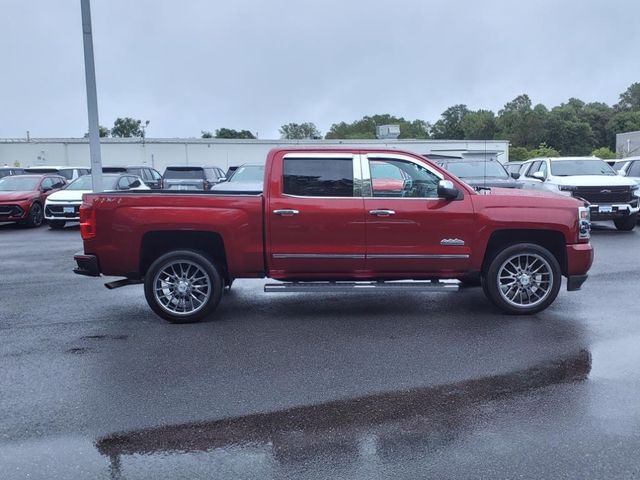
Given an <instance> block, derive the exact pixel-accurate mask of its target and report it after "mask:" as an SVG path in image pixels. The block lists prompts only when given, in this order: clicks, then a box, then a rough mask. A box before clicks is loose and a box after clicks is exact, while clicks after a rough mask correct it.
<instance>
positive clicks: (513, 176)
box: [511, 172, 520, 180]
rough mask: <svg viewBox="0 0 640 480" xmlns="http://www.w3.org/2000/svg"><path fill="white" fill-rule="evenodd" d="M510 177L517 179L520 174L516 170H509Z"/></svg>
mask: <svg viewBox="0 0 640 480" xmlns="http://www.w3.org/2000/svg"><path fill="white" fill-rule="evenodd" d="M511 178H513V179H514V180H518V179H519V178H520V174H519V173H518V172H511Z"/></svg>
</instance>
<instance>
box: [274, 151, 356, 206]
mask: <svg viewBox="0 0 640 480" xmlns="http://www.w3.org/2000/svg"><path fill="white" fill-rule="evenodd" d="M283 193H285V194H288V195H297V196H303V197H353V160H352V159H351V158H285V159H284V173H283Z"/></svg>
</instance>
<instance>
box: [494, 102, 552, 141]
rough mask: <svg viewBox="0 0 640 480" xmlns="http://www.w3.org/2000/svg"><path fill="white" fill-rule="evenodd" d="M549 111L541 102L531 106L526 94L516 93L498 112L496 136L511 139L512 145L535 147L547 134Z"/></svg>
mask: <svg viewBox="0 0 640 480" xmlns="http://www.w3.org/2000/svg"><path fill="white" fill-rule="evenodd" d="M548 115H549V111H548V110H547V107H545V106H544V105H542V104H538V105H536V106H535V107H534V108H531V99H530V98H529V96H528V95H526V94H523V95H518V96H517V97H516V98H514V99H513V100H511V101H510V102H507V103H506V104H505V106H504V108H503V109H502V110H500V111H499V112H498V118H497V119H496V130H497V131H496V138H500V139H505V140H509V141H511V143H512V144H513V145H517V146H519V147H525V148H527V149H533V148H536V146H538V145H539V144H540V143H541V142H544V141H545V139H546V135H547V125H546V124H547V118H548Z"/></svg>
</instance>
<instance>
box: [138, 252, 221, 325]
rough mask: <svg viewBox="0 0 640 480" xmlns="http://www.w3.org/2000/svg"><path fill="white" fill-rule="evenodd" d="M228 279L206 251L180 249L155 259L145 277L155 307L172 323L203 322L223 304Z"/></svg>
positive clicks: (150, 301)
mask: <svg viewBox="0 0 640 480" xmlns="http://www.w3.org/2000/svg"><path fill="white" fill-rule="evenodd" d="M223 288H224V280H223V279H222V275H221V274H220V269H219V268H218V267H217V266H216V265H215V263H213V262H212V261H211V259H209V258H208V257H207V256H205V255H203V254H202V253H199V252H195V251H192V250H176V251H173V252H169V253H166V254H164V255H162V256H161V257H159V258H158V259H157V260H156V261H154V262H153V263H152V264H151V266H150V267H149V270H148V271H147V273H146V275H145V279H144V296H145V298H146V299H147V303H148V304H149V306H150V307H151V309H152V310H153V311H154V312H155V313H156V314H158V315H159V316H160V317H162V318H164V319H165V320H167V321H169V322H171V323H193V322H199V321H200V320H202V319H204V318H205V317H206V316H208V315H210V314H211V313H212V312H213V311H214V310H215V308H216V307H217V306H218V303H220V298H221V297H222V290H223Z"/></svg>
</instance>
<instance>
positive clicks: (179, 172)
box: [164, 168, 204, 179]
mask: <svg viewBox="0 0 640 480" xmlns="http://www.w3.org/2000/svg"><path fill="white" fill-rule="evenodd" d="M164 178H177V179H182V178H186V179H189V178H199V179H202V178H204V173H203V171H202V168H167V169H166V170H165V172H164Z"/></svg>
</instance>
